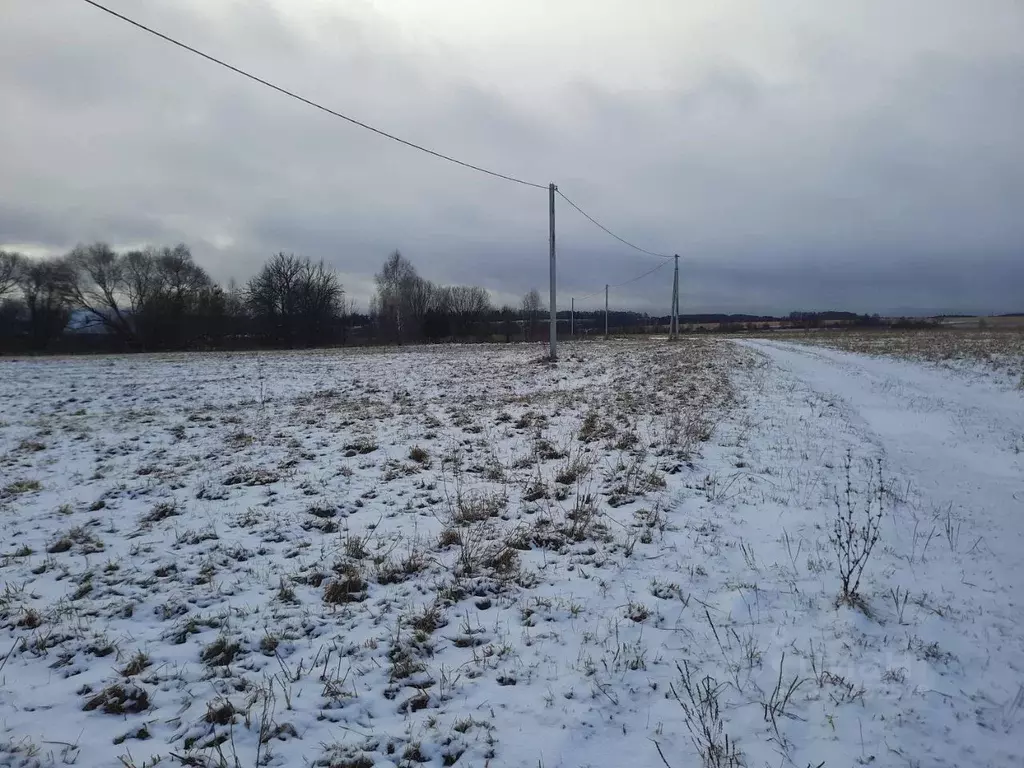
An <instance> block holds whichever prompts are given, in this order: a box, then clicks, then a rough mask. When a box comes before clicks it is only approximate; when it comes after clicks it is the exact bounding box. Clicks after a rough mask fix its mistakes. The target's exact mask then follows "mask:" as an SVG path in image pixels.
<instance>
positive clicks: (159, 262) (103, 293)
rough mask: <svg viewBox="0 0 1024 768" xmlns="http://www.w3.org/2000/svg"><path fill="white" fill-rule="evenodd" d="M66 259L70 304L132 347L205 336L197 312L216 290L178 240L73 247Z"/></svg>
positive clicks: (213, 300)
mask: <svg viewBox="0 0 1024 768" xmlns="http://www.w3.org/2000/svg"><path fill="white" fill-rule="evenodd" d="M68 263H69V264H70V265H71V266H72V267H73V269H74V279H73V280H72V282H71V288H70V295H71V297H72V299H73V302H74V304H75V305H76V306H78V307H79V308H81V309H82V310H83V311H84V312H85V313H86V315H87V316H88V317H89V319H90V320H91V321H92V322H93V323H95V324H99V325H102V326H103V327H105V328H107V329H108V330H109V331H111V332H112V333H114V334H116V335H117V336H118V337H120V338H121V339H122V340H123V341H124V342H126V343H127V344H129V345H130V346H131V347H134V348H150V349H159V348H176V347H180V346H182V345H184V344H187V343H188V341H189V339H190V338H191V337H193V336H195V335H197V334H198V335H205V329H203V328H201V327H200V326H201V325H202V324H201V323H199V322H197V316H198V313H200V310H202V313H206V314H208V313H209V312H210V311H211V309H212V308H213V307H214V306H215V305H216V304H217V303H218V291H219V289H217V288H216V286H214V284H213V281H212V280H211V279H210V277H209V275H207V273H206V270H204V269H203V268H202V267H201V266H199V265H198V264H196V263H195V262H194V261H193V260H192V254H191V252H190V251H189V249H188V247H187V246H185V245H183V244H179V245H176V246H173V247H170V248H147V249H145V250H142V251H130V252H128V253H125V254H122V255H118V254H117V253H115V252H114V250H113V249H112V248H111V247H110V246H109V245H107V244H106V243H94V244H92V245H79V246H77V247H76V248H75V249H74V250H73V251H72V252H71V254H70V255H69V257H68Z"/></svg>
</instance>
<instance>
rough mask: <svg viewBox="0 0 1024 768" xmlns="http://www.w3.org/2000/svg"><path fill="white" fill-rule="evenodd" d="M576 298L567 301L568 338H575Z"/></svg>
mask: <svg viewBox="0 0 1024 768" xmlns="http://www.w3.org/2000/svg"><path fill="white" fill-rule="evenodd" d="M575 325H576V297H575V296H573V297H572V299H570V301H569V336H570V337H573V338H575V336H576V328H575Z"/></svg>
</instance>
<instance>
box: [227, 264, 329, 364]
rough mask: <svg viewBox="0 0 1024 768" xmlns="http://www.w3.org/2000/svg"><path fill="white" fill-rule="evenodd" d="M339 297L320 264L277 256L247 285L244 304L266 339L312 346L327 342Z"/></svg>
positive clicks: (325, 270) (323, 266) (326, 267)
mask: <svg viewBox="0 0 1024 768" xmlns="http://www.w3.org/2000/svg"><path fill="white" fill-rule="evenodd" d="M344 296H345V292H344V289H343V287H342V285H341V282H340V281H339V280H338V276H337V274H336V273H335V272H334V270H332V269H330V268H329V267H328V266H326V265H325V264H324V263H323V261H320V262H317V263H313V262H312V261H310V260H309V259H308V258H301V257H299V256H295V255H294V254H284V253H279V254H277V255H276V256H274V257H273V258H272V259H271V260H270V261H268V262H267V263H266V264H265V265H264V266H263V269H261V270H260V272H259V274H257V275H256V276H255V277H254V278H252V280H250V281H249V286H248V289H247V291H246V302H247V304H248V306H249V308H250V310H251V311H252V313H253V316H254V317H255V319H256V320H257V322H258V323H259V324H260V326H261V328H262V330H263V333H264V334H265V335H266V336H267V337H268V338H271V339H273V340H275V341H277V342H278V343H283V344H287V345H289V346H291V345H294V344H303V345H306V346H312V345H315V344H321V343H326V342H327V341H329V340H330V339H331V338H332V333H333V331H334V329H335V328H336V327H337V326H338V325H339V323H340V319H341V315H342V313H343V304H344Z"/></svg>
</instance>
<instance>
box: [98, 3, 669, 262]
mask: <svg viewBox="0 0 1024 768" xmlns="http://www.w3.org/2000/svg"><path fill="white" fill-rule="evenodd" d="M86 2H92V0H86ZM555 191H556V192H557V193H558V194H559V195H560V196H561V198H562V199H563V200H565V202H567V203H568V204H569V205H571V206H572V207H573V208H575V209H576V210H577V211H579V212H580V213H581V214H583V216H584V217H585V218H586V219H588V220H589V221H590V222H591V223H592V224H594V225H595V226H597V227H598V228H599V229H602V230H604V231H605V232H607V233H608V234H609V235H611V236H612V237H614V238H615V239H616V240H618V241H619V242H620V243H623V244H624V245H628V246H629V247H630V248H632V249H633V250H634V251H640V253H646V254H647V255H648V256H657V257H658V258H659V259H671V258H672V256H671V255H670V254H666V253H655V252H654V251H648V250H647V249H646V248H641V247H640V246H639V245H634V244H633V243H631V242H629V240H625V239H623V238H621V237H619V236H618V235H616V234H615V233H614V232H612V231H611V230H610V229H608V227H606V226H605V225H604V224H602V223H601V222H599V221H598V220H597V219H595V218H594V217H593V216H591V215H590V214H589V213H587V212H586V211H584V210H583V209H582V208H580V207H579V206H578V205H576V203H574V202H573V201H572V200H570V199H569V198H568V197H566V196H565V195H564V194H563V193H562V190H560V189H558V188H556V189H555Z"/></svg>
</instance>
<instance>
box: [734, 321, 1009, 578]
mask: <svg viewBox="0 0 1024 768" xmlns="http://www.w3.org/2000/svg"><path fill="white" fill-rule="evenodd" d="M745 345H746V346H748V347H750V348H753V349H755V350H757V351H758V352H760V353H761V354H763V355H766V356H768V357H769V358H770V359H771V360H772V361H773V363H774V364H775V365H777V366H778V367H779V368H781V369H783V370H784V371H788V372H789V373H790V374H792V375H793V376H795V377H796V378H798V379H800V380H801V381H803V382H804V383H805V384H806V385H807V386H809V387H810V388H812V389H814V390H817V391H819V392H821V393H823V394H827V395H829V396H833V397H837V398H839V399H841V400H842V401H843V402H844V403H845V405H846V406H847V408H848V409H849V411H850V412H851V413H850V416H852V420H853V421H854V423H856V422H857V421H860V422H862V425H863V428H864V430H865V431H866V433H867V436H868V438H869V439H870V440H872V442H876V443H877V444H878V446H879V448H880V449H881V450H882V452H883V455H884V456H885V457H886V464H887V465H888V466H889V468H890V471H894V472H897V473H899V474H900V475H903V476H904V477H906V478H908V479H909V480H911V481H912V482H913V484H914V486H915V490H916V491H917V493H919V494H920V495H921V496H922V497H923V498H924V499H926V500H928V501H929V502H930V503H931V504H933V505H935V506H936V508H938V507H945V506H948V505H952V508H953V511H954V512H955V513H958V515H959V516H960V517H962V518H963V519H966V520H969V521H970V525H971V527H972V528H976V529H977V533H976V536H983V537H984V543H986V544H987V545H988V547H989V548H990V549H991V550H992V553H993V554H994V555H996V559H997V560H998V561H999V563H1000V570H1001V573H1002V577H1003V580H1004V582H1006V583H1005V584H1004V586H1006V587H1016V588H1017V589H1016V590H1015V591H1016V592H1017V594H1018V595H1019V594H1024V397H1022V396H1021V393H1020V392H1017V391H1007V390H1005V389H1002V388H1000V387H998V386H997V385H996V384H995V383H994V382H992V381H991V380H988V379H986V378H985V377H984V376H980V375H979V376H977V377H968V376H965V375H958V374H955V373H952V372H950V371H948V370H944V369H939V368H929V367H926V366H923V365H921V364H917V363H911V362H905V361H901V360H894V359H890V358H880V357H869V356H865V355H856V354H850V353H847V352H840V351H837V350H832V349H825V348H820V347H811V346H805V345H801V344H791V343H784V342H769V341H755V342H747V343H745ZM972 541H973V540H972ZM962 543H963V544H970V543H971V542H966V541H964V542H962Z"/></svg>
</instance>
